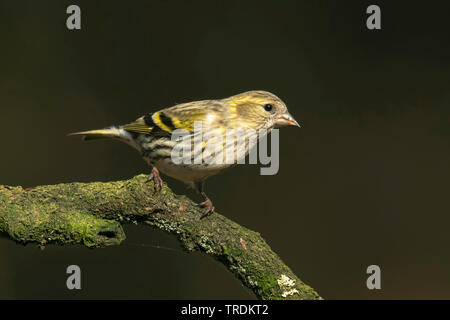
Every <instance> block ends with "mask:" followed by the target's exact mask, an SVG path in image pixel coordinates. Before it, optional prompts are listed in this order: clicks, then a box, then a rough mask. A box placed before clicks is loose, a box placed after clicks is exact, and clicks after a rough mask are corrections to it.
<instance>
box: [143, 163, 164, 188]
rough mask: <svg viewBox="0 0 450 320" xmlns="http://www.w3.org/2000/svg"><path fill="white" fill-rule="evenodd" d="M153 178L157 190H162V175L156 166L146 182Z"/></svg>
mask: <svg viewBox="0 0 450 320" xmlns="http://www.w3.org/2000/svg"><path fill="white" fill-rule="evenodd" d="M152 180H153V183H154V184H155V190H156V191H159V190H161V188H162V185H163V181H162V179H161V176H160V175H159V171H158V169H157V168H156V167H153V168H152V172H151V173H150V174H149V175H148V178H147V180H146V182H150V181H152Z"/></svg>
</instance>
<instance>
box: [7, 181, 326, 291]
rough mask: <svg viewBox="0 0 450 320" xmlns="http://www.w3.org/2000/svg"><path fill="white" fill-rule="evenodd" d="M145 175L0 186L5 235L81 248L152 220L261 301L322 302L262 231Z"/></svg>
mask: <svg viewBox="0 0 450 320" xmlns="http://www.w3.org/2000/svg"><path fill="white" fill-rule="evenodd" d="M145 180H146V176H145V175H139V176H136V177H134V178H132V179H130V180H125V181H116V182H106V183H101V182H92V183H67V184H58V185H49V186H39V187H35V188H31V189H23V188H22V187H9V186H2V185H0V231H2V232H4V233H6V234H7V235H8V236H9V237H10V238H11V239H13V240H15V241H17V242H19V243H23V244H25V243H30V242H34V243H38V244H40V245H42V246H44V245H45V244H48V243H57V244H75V243H79V244H83V245H85V246H87V247H91V248H95V247H101V246H109V245H118V244H120V243H121V242H122V241H124V240H125V233H124V231H123V229H122V225H121V224H122V223H131V222H134V223H139V222H142V223H147V224H149V225H151V226H154V227H156V228H159V229H161V230H164V231H167V232H169V233H172V234H175V235H176V236H177V238H178V239H179V241H180V242H181V244H182V245H183V247H184V248H185V249H187V250H188V251H194V250H200V251H202V252H204V253H206V254H208V255H211V256H212V257H214V258H215V259H217V260H219V261H220V262H222V263H223V264H224V265H225V266H226V267H227V268H228V270H230V271H231V272H232V273H233V274H234V275H235V276H236V277H237V278H238V279H239V280H241V281H242V283H243V284H244V285H246V286H247V287H249V288H250V289H251V290H252V291H253V292H254V293H255V295H256V296H257V297H258V298H260V299H320V297H319V295H318V294H317V293H316V292H315V291H314V290H313V289H312V288H311V287H309V286H308V285H306V284H304V283H303V282H302V281H301V280H300V279H299V278H297V276H296V275H295V274H294V273H293V272H292V271H291V270H290V269H289V267H287V266H286V265H285V264H284V263H283V262H282V261H281V259H280V258H279V257H278V256H277V255H276V254H275V253H274V252H273V251H272V250H271V249H270V247H269V246H268V245H267V243H266V242H265V241H264V239H263V238H262V237H261V236H260V235H259V233H257V232H254V231H251V230H249V229H247V228H245V227H242V226H240V225H238V224H237V223H235V222H233V221H231V220H229V219H227V218H226V217H224V216H222V215H220V214H217V213H214V214H213V215H211V216H209V217H207V218H205V219H201V220H200V216H201V214H202V212H201V209H200V208H199V207H198V206H197V205H196V204H195V203H194V202H192V201H191V200H189V199H188V198H187V197H185V196H178V195H175V194H173V192H172V191H171V190H170V189H169V188H168V187H167V186H166V185H164V186H163V188H162V190H161V191H160V192H154V188H153V183H146V182H145Z"/></svg>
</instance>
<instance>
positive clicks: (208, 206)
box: [195, 181, 214, 219]
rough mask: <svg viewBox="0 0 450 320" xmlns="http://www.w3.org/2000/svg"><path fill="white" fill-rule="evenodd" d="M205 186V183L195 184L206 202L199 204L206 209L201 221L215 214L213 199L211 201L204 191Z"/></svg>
mask: <svg viewBox="0 0 450 320" xmlns="http://www.w3.org/2000/svg"><path fill="white" fill-rule="evenodd" d="M204 185H205V183H204V182H203V181H202V182H199V183H196V184H195V187H196V189H197V191H198V192H199V193H200V194H201V195H202V197H203V200H204V201H203V202H201V203H199V205H200V206H201V207H203V208H205V211H204V212H203V215H202V216H201V218H200V219H203V218H206V217H207V216H209V215H211V214H212V213H213V212H214V206H213V203H212V201H211V199H209V198H208V196H207V195H206V193H205V192H204V191H203V187H204Z"/></svg>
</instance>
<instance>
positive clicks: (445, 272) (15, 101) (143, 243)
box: [0, 0, 450, 299]
mask: <svg viewBox="0 0 450 320" xmlns="http://www.w3.org/2000/svg"><path fill="white" fill-rule="evenodd" d="M344 3H345V4H344ZM444 3H445V2H444V1H430V2H426V3H424V2H422V3H420V2H418V3H414V4H413V3H412V2H410V1H395V3H394V1H390V2H388V1H376V4H378V5H379V6H380V7H381V25H382V29H381V30H377V31H371V30H368V29H367V28H366V19H367V16H368V15H367V14H366V8H367V6H369V5H370V4H373V2H372V1H370V2H369V1H361V0H359V1H345V2H342V1H341V2H337V1H331V0H330V1H324V0H321V1H292V2H291V1H263V0H259V1H234V0H228V1H150V0H139V1H138V0H136V1H100V0H97V1H87V0H86V1H81V0H77V1H50V0H45V1H44V0H41V1H31V0H29V1H25V0H20V1H5V0H1V1H0V39H1V50H0V70H1V72H0V108H1V109H0V110H1V113H0V118H1V126H0V141H1V146H2V148H1V157H0V168H1V169H0V183H1V184H4V185H21V186H23V187H32V186H36V185H42V184H56V183H64V182H73V181H80V182H90V181H111V180H118V179H128V178H130V177H132V176H134V175H137V174H140V173H147V172H148V168H147V167H146V165H145V163H144V162H143V161H142V159H141V158H140V156H139V154H138V153H137V152H136V151H134V150H132V149H131V148H129V147H128V146H126V145H124V144H120V143H117V142H113V141H98V142H95V143H94V142H92V143H82V142H81V141H80V140H79V139H76V138H74V137H67V136H66V135H67V134H68V133H70V132H74V131H80V130H85V129H97V128H102V127H105V126H109V125H113V124H123V123H127V122H129V121H132V120H134V119H136V118H137V117H139V116H141V115H143V114H145V113H148V112H152V111H155V110H158V109H159V108H163V107H167V106H171V105H173V104H175V103H181V102H188V101H193V100H201V99H210V98H223V97H227V96H230V95H234V94H237V93H240V92H243V91H247V90H254V89H258V90H267V91H271V92H273V93H275V94H277V95H278V96H279V97H281V98H282V99H283V100H284V101H285V102H286V104H287V105H288V108H289V110H290V112H291V113H292V114H293V115H294V117H295V118H296V119H297V120H298V121H299V122H300V123H301V124H302V126H303V128H302V129H298V128H286V129H284V130H281V132H280V170H279V172H278V174H277V175H275V176H261V175H260V174H259V167H258V166H256V165H246V166H238V167H236V168H234V169H231V170H229V171H226V172H225V173H223V174H221V175H218V176H216V177H213V178H211V179H210V180H209V183H208V185H207V191H208V194H209V195H210V196H211V197H212V199H214V203H215V206H216V209H217V211H218V212H220V213H222V214H224V215H226V216H227V217H229V218H230V219H232V220H234V221H236V222H237V223H239V224H241V225H244V226H246V227H248V228H250V229H252V230H255V231H258V232H260V233H261V234H262V236H263V237H264V238H265V239H266V240H267V242H268V243H269V244H270V246H271V247H272V248H273V250H274V251H275V252H276V253H278V255H279V256H280V257H281V258H282V259H283V261H284V262H285V263H286V264H287V265H288V266H290V267H291V268H292V270H293V271H294V272H295V273H296V274H297V275H298V276H299V277H300V278H301V279H302V280H303V281H305V282H306V283H308V284H309V285H311V286H312V287H313V288H315V289H316V290H317V291H318V292H319V294H320V295H321V296H323V297H324V298H325V299H419V298H423V299H449V298H450V272H449V271H450V254H449V248H448V246H449V243H450V241H449V240H450V236H449V233H448V227H449V223H450V215H449V211H450V210H449V209H450V202H449V179H450V170H449V161H450V148H449V147H450V144H449V141H450V139H449V138H450V126H449V120H450V112H449V104H450V61H449V57H450V55H449V54H450V45H449V41H448V39H449V38H448V36H449V31H450V26H449V25H448V10H446V9H448V8H445V7H444ZM71 4H77V5H79V6H80V8H81V24H82V29H81V30H78V31H70V30H68V29H67V28H66V18H67V17H68V15H67V14H66V8H67V7H68V6H69V5H71ZM166 181H167V182H168V183H169V185H170V186H171V187H172V188H173V189H174V190H175V191H176V192H177V193H182V194H188V195H189V196H190V197H191V198H192V199H194V200H195V201H199V200H200V199H199V198H198V196H197V195H195V194H194V193H193V192H192V191H190V190H189V189H187V188H186V187H185V186H184V185H183V184H182V183H180V182H178V181H175V180H173V179H168V178H166ZM125 230H126V232H127V237H128V238H127V240H126V241H125V243H124V244H123V245H121V246H117V247H109V248H104V249H97V250H89V249H86V248H84V247H81V246H52V245H50V246H47V247H46V248H45V250H40V249H39V248H37V246H35V245H27V246H22V245H17V244H15V243H14V242H12V241H10V240H8V239H7V238H6V237H4V236H0V298H8V299H9V298H106V299H109V298H138V299H140V298H143V299H144V298H145V299H147V298H150V299H253V298H254V296H253V295H252V294H251V292H250V291H249V290H248V289H246V288H244V287H243V286H242V285H241V284H240V282H239V281H238V280H236V279H235V278H234V276H233V275H232V274H231V273H229V272H228V271H227V270H226V269H225V268H224V267H223V266H222V265H221V264H219V263H218V262H216V261H214V260H212V259H210V258H209V257H206V256H204V255H202V254H199V253H194V254H186V253H184V252H183V251H182V250H181V249H180V247H179V245H178V243H177V241H176V239H175V238H174V237H172V236H170V235H167V234H164V233H162V232H160V231H158V230H154V229H151V228H149V227H145V226H125ZM158 246H162V247H164V248H157V247H158ZM70 264H77V265H79V266H80V267H81V270H82V290H80V291H77V290H74V291H69V290H67V289H66V286H65V283H66V278H67V275H66V273H65V271H66V268H67V266H68V265H70ZM372 264H377V265H379V266H380V268H381V286H382V289H381V290H372V291H371V290H368V289H367V287H366V279H367V277H368V275H367V274H366V268H367V267H368V266H369V265H372Z"/></svg>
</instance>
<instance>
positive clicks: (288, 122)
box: [275, 112, 301, 128]
mask: <svg viewBox="0 0 450 320" xmlns="http://www.w3.org/2000/svg"><path fill="white" fill-rule="evenodd" d="M287 126H295V127H299V128H301V126H300V125H299V124H298V122H297V121H295V119H294V117H293V116H291V114H290V113H289V112H286V113H283V114H282V115H280V116H278V117H276V118H275V127H276V128H280V127H287Z"/></svg>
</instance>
